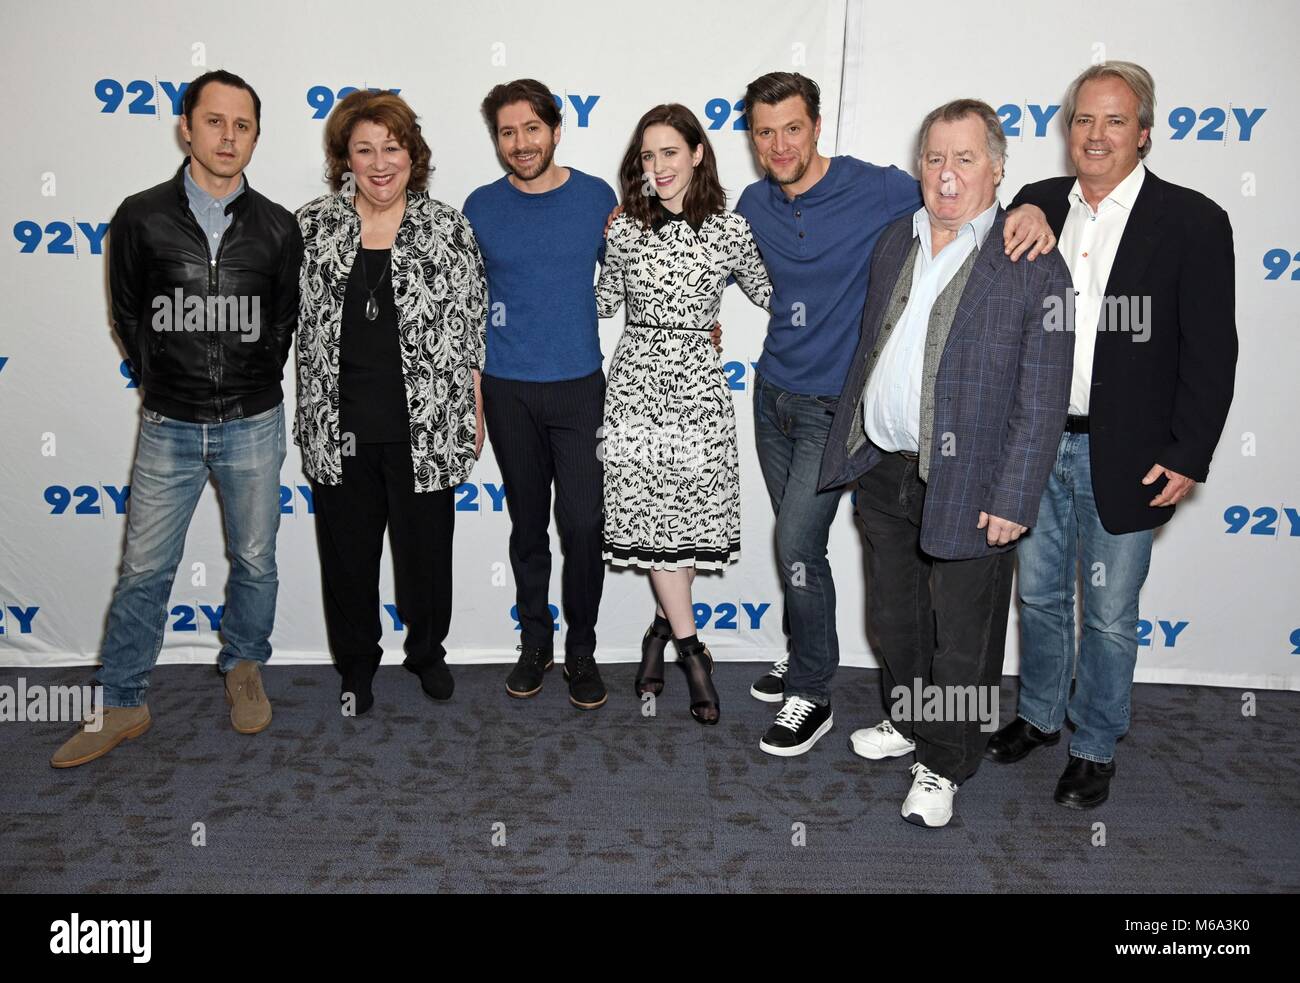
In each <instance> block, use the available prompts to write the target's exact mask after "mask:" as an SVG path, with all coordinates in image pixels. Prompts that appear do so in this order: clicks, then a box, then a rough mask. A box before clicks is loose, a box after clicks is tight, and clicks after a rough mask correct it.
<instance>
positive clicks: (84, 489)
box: [45, 485, 131, 515]
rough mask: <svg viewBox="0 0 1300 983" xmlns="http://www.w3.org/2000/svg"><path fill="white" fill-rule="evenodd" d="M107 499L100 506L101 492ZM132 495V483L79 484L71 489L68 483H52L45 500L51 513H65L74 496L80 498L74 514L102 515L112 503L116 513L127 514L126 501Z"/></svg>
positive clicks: (47, 489) (113, 510)
mask: <svg viewBox="0 0 1300 983" xmlns="http://www.w3.org/2000/svg"><path fill="white" fill-rule="evenodd" d="M101 491H102V492H103V497H104V499H105V502H104V506H103V508H101V507H100V504H99V500H100V493H101ZM130 497H131V486H130V485H120V486H119V485H77V487H75V488H72V489H69V488H68V487H67V486H66V485H50V486H48V487H47V488H46V489H45V502H46V504H47V505H49V507H50V515H63V514H64V513H65V512H67V511H68V506H69V505H71V504H72V500H73V499H74V498H77V499H80V501H79V502H77V504H76V507H75V508H73V510H72V514H73V515H102V514H105V513H106V512H108V510H109V505H110V503H111V505H112V512H113V514H115V515H125V514H126V502H127V499H128V498H130Z"/></svg>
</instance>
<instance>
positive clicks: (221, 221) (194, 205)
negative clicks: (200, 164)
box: [185, 167, 244, 260]
mask: <svg viewBox="0 0 1300 983" xmlns="http://www.w3.org/2000/svg"><path fill="white" fill-rule="evenodd" d="M243 193H244V175H242V174H241V175H239V187H238V188H236V189H235V190H234V191H232V192H230V194H228V195H226V197H224V198H213V197H212V195H210V194H208V193H207V192H206V191H204V190H203V189H202V188H200V187H199V185H198V182H197V181H195V180H194V177H193V175H191V174H190V169H189V168H188V167H187V168H185V195H186V197H187V198H189V200H190V211H191V212H193V213H194V217H195V218H196V219H198V222H199V228H200V229H202V230H203V233H204V235H206V236H207V238H208V249H209V250H211V253H212V259H213V260H216V258H217V250H218V249H219V248H220V247H221V237H222V236H223V235H225V234H226V229H228V228H230V223H231V222H233V221H234V218H233V217H232V216H230V215H227V214H226V207H227V206H228V205H229V204H230V203H231V202H232V201H234V200H235V199H236V198H238V197H239V196H240V195H242V194H243Z"/></svg>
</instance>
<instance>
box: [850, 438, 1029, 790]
mask: <svg viewBox="0 0 1300 983" xmlns="http://www.w3.org/2000/svg"><path fill="white" fill-rule="evenodd" d="M924 506H925V483H924V482H923V481H921V478H920V475H919V474H918V472H917V465H916V461H915V460H909V459H908V458H905V457H904V456H903V455H901V454H886V455H885V457H884V459H883V460H882V461H881V462H880V463H879V464H877V465H876V466H875V467H874V468H872V469H871V470H870V471H868V472H867V473H866V474H865V475H863V476H862V477H861V478H860V479H858V492H857V514H858V518H859V520H860V521H861V522H862V526H863V532H864V535H865V538H866V541H867V624H868V628H869V629H870V631H871V632H872V634H873V636H874V637H873V638H872V644H873V647H875V648H876V650H877V654H878V655H879V656H880V659H881V663H882V665H883V675H882V679H883V684H884V696H885V706H886V708H887V709H891V710H892V709H893V708H894V707H895V699H894V695H893V694H894V688H895V687H897V686H902V687H905V688H906V689H907V691H908V694H909V695H908V697H907V703H908V708H909V712H908V713H907V715H906V717H905V718H904V719H900V714H898V713H893V712H891V713H890V714H889V716H890V717H891V719H892V721H893V723H894V726H895V729H896V730H897V731H898V732H899V733H900V734H903V735H904V736H905V737H908V738H910V739H912V740H914V741H915V742H916V760H917V761H919V762H921V764H923V765H925V766H926V767H927V768H929V769H930V770H931V771H934V772H937V773H938V774H940V775H942V776H943V777H944V778H947V779H948V780H950V781H952V782H956V783H958V784H960V783H961V782H963V781H965V780H966V779H967V778H969V777H970V776H971V775H973V774H974V773H975V769H976V768H978V767H979V762H980V758H981V757H982V755H983V754H984V748H985V745H987V744H988V739H989V737H990V735H991V730H983V729H981V721H980V719H979V715H978V713H977V712H975V711H978V709H979V708H980V707H988V708H991V709H992V721H993V723H992V726H993V727H996V726H997V723H998V716H997V703H996V694H997V692H998V690H997V688H998V687H999V685H1000V684H1001V680H1002V657H1003V652H1004V650H1005V647H1006V638H1007V615H1008V612H1009V611H1010V608H1011V573H1012V569H1013V567H1014V564H1015V555H1016V554H1015V551H1014V550H1008V551H1006V552H1001V553H990V554H989V555H988V556H986V557H979V558H977V559H971V560H940V559H937V558H935V557H932V556H929V555H927V554H925V553H924V552H922V550H921V515H922V510H923V508H924ZM972 521H973V520H972ZM918 679H919V680H920V687H922V688H924V687H929V686H935V687H938V688H939V690H938V692H940V693H941V694H942V696H943V699H944V702H943V708H944V713H943V719H938V720H927V719H913V718H915V717H916V716H917V715H916V713H915V710H916V707H917V703H918V699H914V698H913V697H912V696H911V694H912V693H913V691H914V690H915V689H916V687H917V684H916V682H915V681H916V680H918ZM966 687H971V689H969V690H967V689H965V688H966ZM974 687H979V688H980V689H974ZM985 687H991V689H986V688H985ZM981 690H982V698H983V699H984V701H985V702H984V703H983V704H980V703H978V699H979V698H980V694H981ZM966 693H969V694H970V695H971V696H975V697H976V700H975V701H971V700H968V699H967V698H965V696H964V694H966ZM923 695H924V694H923ZM950 700H951V701H952V702H949V701H950ZM957 705H960V706H961V707H962V709H961V710H960V711H958V712H957V713H953V712H952V707H954V706H957ZM921 716H922V717H924V716H927V714H922V715H921ZM959 717H965V718H967V719H957V718H959Z"/></svg>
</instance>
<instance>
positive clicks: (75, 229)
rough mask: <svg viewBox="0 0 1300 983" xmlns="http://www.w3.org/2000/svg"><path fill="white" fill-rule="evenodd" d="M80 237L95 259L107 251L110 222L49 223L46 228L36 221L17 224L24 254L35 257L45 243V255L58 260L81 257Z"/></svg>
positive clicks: (21, 249) (15, 229) (23, 221)
mask: <svg viewBox="0 0 1300 983" xmlns="http://www.w3.org/2000/svg"><path fill="white" fill-rule="evenodd" d="M77 233H81V235H82V236H84V237H85V240H86V246H87V247H88V248H89V249H90V254H91V255H92V256H98V255H100V254H101V253H103V251H104V236H105V235H107V234H108V223H107V222H95V223H94V224H91V223H90V222H76V221H74V222H47V223H46V224H45V225H44V226H42V225H41V223H40V222H36V221H33V220H32V219H23V220H21V221H19V222H15V223H14V238H15V239H17V240H18V244H19V246H20V247H21V248H20V249H19V250H18V251H19V252H20V253H34V252H36V250H37V249H38V248H40V245H41V241H42V240H45V251H46V252H47V253H53V254H54V255H56V256H74V255H80V250H78V249H77Z"/></svg>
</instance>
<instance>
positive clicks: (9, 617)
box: [0, 604, 41, 635]
mask: <svg viewBox="0 0 1300 983" xmlns="http://www.w3.org/2000/svg"><path fill="white" fill-rule="evenodd" d="M40 610H41V609H40V607H39V606H37V605H35V604H33V605H31V606H29V607H24V606H23V605H21V604H5V605H3V606H0V635H30V634H31V633H32V622H33V621H35V620H36V615H37V613H38V612H39V611H40Z"/></svg>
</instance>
